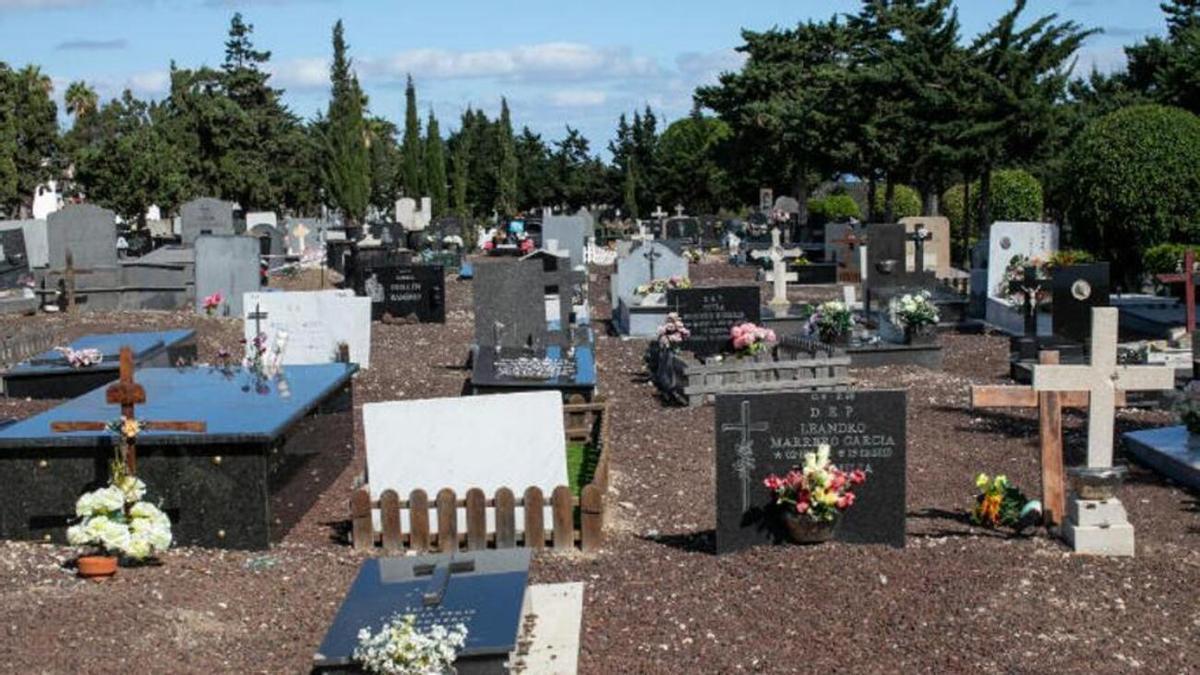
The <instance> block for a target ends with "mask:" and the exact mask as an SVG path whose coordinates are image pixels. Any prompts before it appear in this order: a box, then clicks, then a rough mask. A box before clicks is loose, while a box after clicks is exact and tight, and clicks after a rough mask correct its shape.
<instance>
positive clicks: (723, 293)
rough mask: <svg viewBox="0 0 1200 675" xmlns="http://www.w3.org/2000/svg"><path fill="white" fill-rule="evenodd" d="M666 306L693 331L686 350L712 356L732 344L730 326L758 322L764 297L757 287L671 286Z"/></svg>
mask: <svg viewBox="0 0 1200 675" xmlns="http://www.w3.org/2000/svg"><path fill="white" fill-rule="evenodd" d="M667 307H668V308H670V310H671V311H673V312H678V313H679V317H680V318H681V319H683V324H684V325H685V326H687V328H688V330H689V331H691V338H689V339H688V340H687V341H686V342H684V344H683V349H686V350H688V351H691V352H693V353H695V354H696V356H712V355H714V354H719V353H721V352H722V351H724V350H725V349H726V348H727V347H729V330H730V329H731V328H733V327H734V326H736V325H738V324H740V323H746V322H747V321H749V322H750V323H758V322H759V320H760V318H761V311H762V300H761V298H760V294H759V290H758V287H757V286H722V287H718V288H686V289H671V290H669V291H667Z"/></svg>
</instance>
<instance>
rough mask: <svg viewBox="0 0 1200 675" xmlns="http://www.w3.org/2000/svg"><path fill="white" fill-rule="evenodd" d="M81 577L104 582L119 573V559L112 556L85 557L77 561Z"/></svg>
mask: <svg viewBox="0 0 1200 675" xmlns="http://www.w3.org/2000/svg"><path fill="white" fill-rule="evenodd" d="M75 567H76V569H77V570H78V571H79V576H81V577H83V578H84V579H91V580H92V581H102V580H104V579H107V578H108V577H111V576H112V575H114V574H116V573H117V559H116V557H115V556H110V555H85V556H80V557H79V559H78V560H76V561H75Z"/></svg>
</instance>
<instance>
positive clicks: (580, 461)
mask: <svg viewBox="0 0 1200 675" xmlns="http://www.w3.org/2000/svg"><path fill="white" fill-rule="evenodd" d="M599 463H600V449H599V448H597V447H596V446H595V445H594V444H592V443H582V442H579V441H571V442H569V443H567V479H568V480H569V481H570V483H571V494H573V495H575V496H576V497H578V496H579V493H580V492H582V491H583V486H585V485H587V484H588V483H590V482H592V478H593V477H594V476H595V475H596V465H597V464H599Z"/></svg>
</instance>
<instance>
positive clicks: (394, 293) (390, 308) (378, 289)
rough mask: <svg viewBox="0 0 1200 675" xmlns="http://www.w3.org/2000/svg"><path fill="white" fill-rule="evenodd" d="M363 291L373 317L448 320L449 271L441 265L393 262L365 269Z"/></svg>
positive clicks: (440, 321)
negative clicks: (447, 278)
mask: <svg viewBox="0 0 1200 675" xmlns="http://www.w3.org/2000/svg"><path fill="white" fill-rule="evenodd" d="M364 275H365V276H366V279H365V280H364V281H363V294H364V295H366V297H368V298H370V299H371V318H372V319H373V320H376V321H378V320H379V319H382V318H384V316H390V317H393V318H396V319H403V318H407V317H415V318H416V319H417V320H418V321H420V322H421V323H445V322H446V274H445V272H444V271H443V269H442V266H441V265H392V266H383V267H371V268H369V269H367V270H365V272H364Z"/></svg>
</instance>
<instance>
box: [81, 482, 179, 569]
mask: <svg viewBox="0 0 1200 675" xmlns="http://www.w3.org/2000/svg"><path fill="white" fill-rule="evenodd" d="M145 496H146V484H145V483H143V482H142V481H141V480H140V479H138V478H137V477H135V476H130V475H119V476H116V477H114V480H113V482H112V483H110V484H109V485H108V486H107V487H103V488H100V489H99V490H94V491H92V492H88V493H85V494H84V495H83V496H81V497H80V498H79V500H78V501H77V502H75V515H76V516H78V517H79V519H80V522H79V523H78V524H76V525H72V526H71V527H69V528H67V542H68V543H70V544H71V545H72V546H94V547H96V548H98V549H101V550H103V551H105V552H107V553H108V554H110V555H117V556H121V557H125V558H129V559H130V560H146V559H147V558H151V557H153V556H154V555H156V554H158V553H161V552H162V551H165V550H167V549H168V548H170V547H171V519H170V518H169V517H167V514H165V513H163V512H162V510H161V509H159V508H158V507H157V506H155V505H154V504H151V503H150V502H145V501H142V498H143V497H145Z"/></svg>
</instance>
